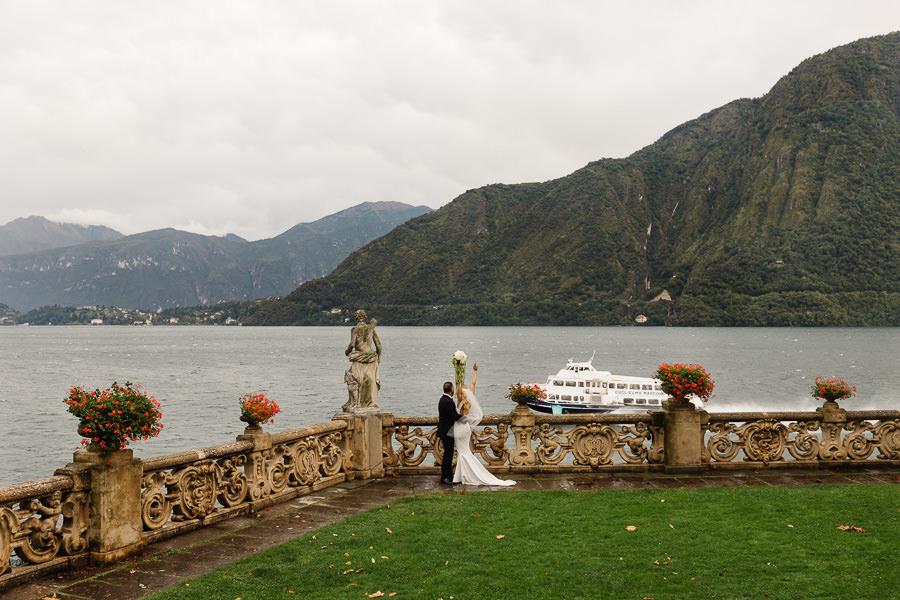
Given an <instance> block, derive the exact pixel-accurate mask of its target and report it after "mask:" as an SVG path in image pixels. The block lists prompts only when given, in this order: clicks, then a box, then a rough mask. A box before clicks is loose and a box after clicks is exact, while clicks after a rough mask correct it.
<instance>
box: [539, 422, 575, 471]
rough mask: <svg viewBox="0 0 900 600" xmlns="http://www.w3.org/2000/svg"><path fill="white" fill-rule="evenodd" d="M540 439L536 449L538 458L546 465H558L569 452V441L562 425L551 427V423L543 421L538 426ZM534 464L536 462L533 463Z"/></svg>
mask: <svg viewBox="0 0 900 600" xmlns="http://www.w3.org/2000/svg"><path fill="white" fill-rule="evenodd" d="M537 437H538V439H539V440H540V443H539V444H538V447H537V448H536V449H535V454H536V455H537V459H538V460H539V461H541V464H544V465H558V464H559V463H561V462H562V460H563V459H564V458H565V457H566V454H567V453H568V452H569V448H570V446H569V443H568V440H567V439H566V437H565V436H564V435H563V428H562V427H550V425H549V423H541V424H540V426H539V427H538V428H537ZM531 464H534V463H531Z"/></svg>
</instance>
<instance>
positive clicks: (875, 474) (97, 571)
mask: <svg viewBox="0 0 900 600" xmlns="http://www.w3.org/2000/svg"><path fill="white" fill-rule="evenodd" d="M512 477H513V478H515V479H516V481H517V482H518V483H517V485H516V486H515V488H513V490H515V489H519V490H621V489H635V488H679V487H716V486H720V487H743V486H763V485H769V486H777V485H815V484H900V468H897V467H889V468H884V469H872V468H869V469H864V468H857V469H854V468H852V467H850V468H845V469H840V470H837V469H834V470H829V469H806V470H801V469H792V470H785V469H779V470H770V471H748V472H735V473H726V474H712V475H680V476H679V475H662V474H659V475H657V474H635V475H628V474H608V473H561V474H538V475H519V474H514V475H512ZM487 490H496V491H498V492H499V491H503V492H507V493H509V492H510V490H509V489H507V488H486V487H468V488H466V487H465V486H461V485H460V486H453V487H448V486H438V485H437V477H435V476H400V477H388V478H385V479H371V480H366V481H362V480H357V481H348V482H344V483H342V484H340V485H336V486H333V487H330V488H327V489H324V490H322V491H320V492H316V493H314V494H311V495H309V496H302V497H299V498H295V499H294V500H292V501H290V502H287V503H284V504H280V505H276V506H273V507H271V508H267V509H265V510H264V511H262V512H261V513H259V514H254V515H253V516H245V517H238V518H234V519H231V520H228V521H223V522H220V523H217V524H215V525H211V526H208V527H204V528H201V529H197V530H195V531H192V532H190V533H186V534H183V535H180V536H176V537H174V538H170V539H167V540H164V541H161V542H158V543H155V544H152V545H150V546H148V547H147V548H146V550H145V551H144V552H142V553H141V554H139V555H137V556H134V557H132V558H131V559H130V560H128V561H126V562H122V563H120V564H117V565H112V566H111V565H105V566H92V567H86V568H82V569H77V570H74V571H68V572H64V573H60V574H59V575H57V576H44V577H42V578H40V579H36V580H34V581H32V582H30V583H25V584H23V585H21V586H19V587H17V588H14V589H11V590H7V591H5V592H0V599H2V600H37V599H43V598H47V597H51V598H58V599H60V600H75V599H80V600H81V599H90V600H126V599H131V598H141V597H143V596H147V595H149V594H151V593H155V592H158V591H160V590H163V589H165V588H168V587H170V586H172V585H175V584H179V583H185V582H188V581H189V580H190V579H191V578H192V577H198V576H200V575H202V574H204V573H208V572H209V571H212V570H214V569H216V568H218V567H221V566H224V565H227V564H230V563H232V562H235V561H237V560H239V559H241V558H243V557H245V556H248V555H250V554H253V553H255V552H259V551H260V550H263V549H265V548H269V547H271V546H275V545H278V544H280V543H282V542H285V541H288V540H290V539H293V538H296V537H300V536H303V535H306V534H308V533H310V532H312V531H315V530H316V529H319V528H320V527H324V526H326V525H330V524H332V523H335V522H337V521H340V520H341V519H344V518H346V517H348V516H351V515H354V514H356V513H359V512H362V511H365V510H368V509H370V508H374V507H377V506H380V505H383V504H387V503H389V502H391V501H393V500H395V499H397V498H400V497H403V496H406V495H408V494H420V493H426V492H435V491H436V492H438V493H443V494H459V493H471V492H476V491H487Z"/></svg>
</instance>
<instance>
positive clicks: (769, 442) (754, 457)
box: [738, 419, 788, 465]
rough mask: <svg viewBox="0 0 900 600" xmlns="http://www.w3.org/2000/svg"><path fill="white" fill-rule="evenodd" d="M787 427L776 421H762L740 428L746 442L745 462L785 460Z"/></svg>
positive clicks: (764, 462) (739, 432)
mask: <svg viewBox="0 0 900 600" xmlns="http://www.w3.org/2000/svg"><path fill="white" fill-rule="evenodd" d="M787 433H788V430H787V427H785V426H784V425H782V424H781V422H780V421H775V420H774V419H760V420H758V421H754V422H752V423H747V424H746V425H743V426H742V427H740V428H738V434H739V435H740V437H741V439H743V440H744V454H745V456H744V460H750V461H757V462H762V463H763V464H765V465H767V464H769V463H770V462H774V461H780V460H784V450H785V445H786V440H787Z"/></svg>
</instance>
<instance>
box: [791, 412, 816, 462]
mask: <svg viewBox="0 0 900 600" xmlns="http://www.w3.org/2000/svg"><path fill="white" fill-rule="evenodd" d="M818 430H819V422H818V421H797V422H796V423H791V424H790V425H789V426H788V431H789V432H790V433H796V434H797V435H796V436H794V438H793V439H792V440H791V443H789V444H788V452H790V453H791V456H793V457H794V458H796V459H797V460H812V459H814V458H815V457H816V456H818V454H819V436H817V435H816V434H815V433H810V432H811V431H812V432H815V431H818Z"/></svg>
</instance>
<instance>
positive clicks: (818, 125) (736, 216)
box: [243, 33, 900, 325]
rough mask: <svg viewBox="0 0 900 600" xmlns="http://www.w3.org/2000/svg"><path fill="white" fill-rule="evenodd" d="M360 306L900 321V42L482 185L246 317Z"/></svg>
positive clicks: (322, 318) (733, 321) (585, 315)
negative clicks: (620, 152)
mask: <svg viewBox="0 0 900 600" xmlns="http://www.w3.org/2000/svg"><path fill="white" fill-rule="evenodd" d="M585 118H589V116H588V115H586V116H585ZM359 307H362V308H365V309H366V310H367V311H368V312H369V314H370V315H372V316H375V317H377V318H378V319H379V321H380V322H382V323H393V324H528V325H541V324H548V325H549V324H554V325H561V324H617V323H633V322H634V319H635V317H636V316H637V315H638V314H644V315H646V316H647V317H648V323H650V324H668V325H900V33H893V34H890V35H886V36H882V37H877V38H871V39H865V40H860V41H858V42H855V43H853V44H849V45H847V46H843V47H840V48H836V49H834V50H831V51H829V52H827V53H825V54H822V55H820V56H816V57H814V58H810V59H808V60H806V61H804V62H803V63H802V64H800V65H799V66H798V67H796V68H795V69H794V70H793V71H792V72H791V73H789V74H788V75H786V76H785V77H783V78H782V79H781V80H780V81H778V82H777V83H776V84H775V86H774V87H773V88H772V89H771V91H770V92H769V93H768V94H766V95H765V96H764V97H762V98H758V99H742V100H736V101H734V102H732V103H730V104H728V105H726V106H723V107H721V108H718V109H716V110H713V111H711V112H709V113H707V114H705V115H702V116H700V117H699V118H697V119H695V120H693V121H690V122H688V123H685V124H683V125H680V126H678V127H676V128H675V129H673V130H672V131H670V132H668V133H667V134H665V135H664V136H663V137H662V138H661V139H660V140H659V141H657V142H656V143H654V144H653V145H651V146H648V147H646V148H644V149H642V150H640V151H638V152H636V153H635V154H633V155H631V156H629V157H627V158H624V159H605V160H601V161H597V162H594V163H591V164H588V165H587V166H585V167H584V168H582V169H579V170H577V171H575V172H574V173H572V174H571V175H569V176H567V177H563V178H561V179H557V180H554V181H548V182H544V183H529V184H519V185H491V186H487V187H484V188H480V189H475V190H469V191H468V192H466V193H465V194H463V195H461V196H460V197H458V198H456V199H455V200H454V201H452V202H451V203H449V204H447V205H446V206H444V207H443V208H441V209H440V210H437V211H435V212H432V213H429V214H426V215H423V216H420V217H418V218H415V219H413V220H411V221H409V222H408V223H406V224H404V225H402V226H400V227H398V228H397V229H395V230H394V231H393V232H391V233H390V234H389V235H386V236H384V237H382V238H379V239H377V240H375V241H373V242H372V243H370V244H368V245H366V246H364V247H363V248H361V249H359V250H358V251H356V252H354V253H353V254H351V255H350V256H349V257H348V258H347V259H346V260H345V261H344V262H343V263H342V264H341V265H340V266H339V267H338V269H336V270H335V271H334V272H333V273H331V274H330V275H328V276H327V277H324V278H321V279H317V280H314V281H310V282H307V283H305V284H304V285H302V286H301V287H300V288H298V289H297V290H296V291H294V292H293V293H292V294H290V295H289V296H287V297H286V298H284V299H283V300H281V301H277V302H269V303H261V304H260V303H257V304H254V305H246V306H245V307H244V313H245V314H244V315H243V318H244V322H245V323H256V324H305V323H329V322H338V319H341V318H342V317H340V315H337V316H335V315H332V314H331V311H330V309H332V308H343V309H345V310H348V311H349V310H353V309H355V308H359ZM344 315H346V312H345V313H344Z"/></svg>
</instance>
